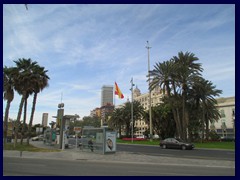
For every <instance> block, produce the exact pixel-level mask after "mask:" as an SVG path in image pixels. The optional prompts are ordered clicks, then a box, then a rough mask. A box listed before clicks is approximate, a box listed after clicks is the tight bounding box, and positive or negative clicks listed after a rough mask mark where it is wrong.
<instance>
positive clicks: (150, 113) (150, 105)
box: [146, 41, 153, 141]
mask: <svg viewBox="0 0 240 180" xmlns="http://www.w3.org/2000/svg"><path fill="white" fill-rule="evenodd" d="M146 48H147V50H148V83H149V87H148V88H149V121H150V141H152V140H153V139H152V135H153V133H152V108H151V107H152V99H151V89H150V48H151V47H150V46H149V43H148V41H147V46H146Z"/></svg>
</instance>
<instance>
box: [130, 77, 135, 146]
mask: <svg viewBox="0 0 240 180" xmlns="http://www.w3.org/2000/svg"><path fill="white" fill-rule="evenodd" d="M130 82H131V89H130V90H131V92H132V103H131V123H132V142H133V86H135V85H134V84H133V78H132V79H131V81H130Z"/></svg>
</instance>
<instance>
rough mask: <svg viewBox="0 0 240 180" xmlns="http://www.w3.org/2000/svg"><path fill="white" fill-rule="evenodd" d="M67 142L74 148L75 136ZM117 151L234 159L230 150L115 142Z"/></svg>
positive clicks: (233, 153)
mask: <svg viewBox="0 0 240 180" xmlns="http://www.w3.org/2000/svg"><path fill="white" fill-rule="evenodd" d="M79 142H80V140H79ZM69 144H70V148H75V147H76V146H75V144H76V140H75V138H74V139H73V138H72V139H71V138H69ZM117 151H126V152H131V153H136V154H143V155H151V156H164V157H180V158H182V157H183V158H192V159H208V160H209V159H212V160H228V161H235V151H232V150H213V149H193V150H178V149H161V148H160V147H159V146H143V145H127V144H117Z"/></svg>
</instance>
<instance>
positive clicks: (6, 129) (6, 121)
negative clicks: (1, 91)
mask: <svg viewBox="0 0 240 180" xmlns="http://www.w3.org/2000/svg"><path fill="white" fill-rule="evenodd" d="M10 105H11V101H7V105H6V109H5V115H4V130H3V131H4V135H3V138H4V139H3V141H4V144H5V143H6V139H7V131H8V115H9V109H10Z"/></svg>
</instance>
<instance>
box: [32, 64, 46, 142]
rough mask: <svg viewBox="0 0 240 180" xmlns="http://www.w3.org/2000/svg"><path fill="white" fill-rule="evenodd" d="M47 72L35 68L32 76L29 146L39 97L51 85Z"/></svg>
mask: <svg viewBox="0 0 240 180" xmlns="http://www.w3.org/2000/svg"><path fill="white" fill-rule="evenodd" d="M47 72H48V71H47V70H45V68H44V67H40V66H35V67H34V68H33V75H32V79H31V82H32V90H33V93H34V96H33V103H32V111H31V116H30V121H29V128H28V138H27V144H29V139H30V137H31V132H32V131H31V130H32V123H33V117H34V112H35V107H36V102H37V95H38V93H40V92H41V91H42V90H43V89H44V88H46V87H48V85H49V84H48V80H49V79H50V78H49V77H48V76H47Z"/></svg>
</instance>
